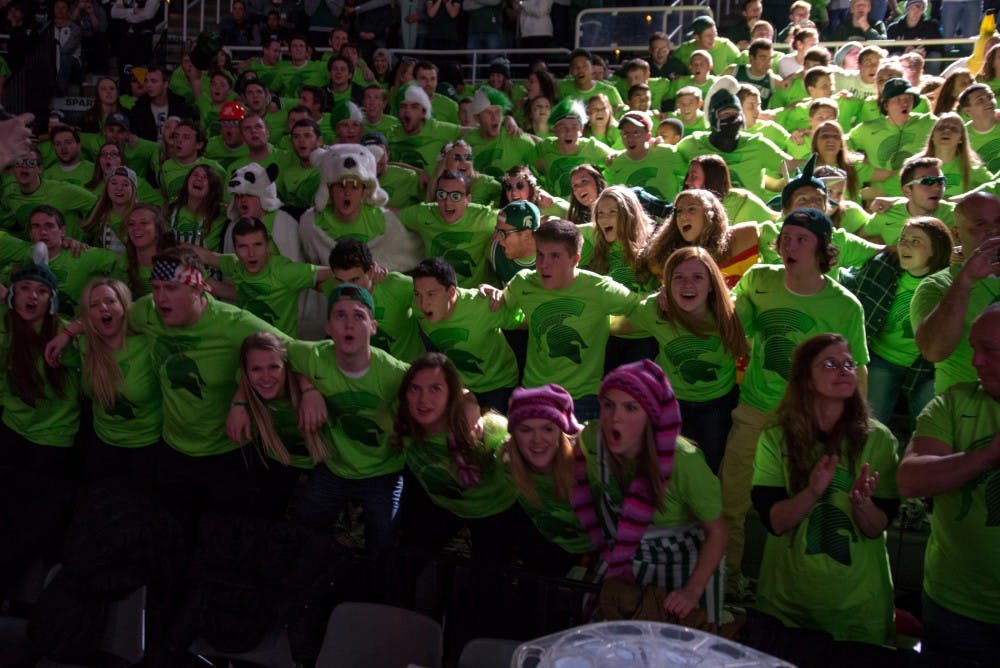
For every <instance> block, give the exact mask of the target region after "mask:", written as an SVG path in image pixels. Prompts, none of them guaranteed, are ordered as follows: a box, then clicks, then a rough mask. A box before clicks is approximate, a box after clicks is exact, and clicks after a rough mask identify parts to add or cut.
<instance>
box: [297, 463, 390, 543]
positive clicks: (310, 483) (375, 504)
mask: <svg viewBox="0 0 1000 668" xmlns="http://www.w3.org/2000/svg"><path fill="white" fill-rule="evenodd" d="M402 489H403V478H402V476H401V475H400V474H399V473H388V474H386V475H381V476H375V477H374V478H360V479H357V480H355V479H351V478H342V477H340V476H338V475H336V474H334V473H333V472H332V471H331V470H330V469H329V468H328V467H327V465H326V464H324V463H323V462H320V463H319V464H317V465H316V468H314V469H313V470H312V473H310V474H309V478H308V480H306V485H305V488H304V489H303V490H302V495H301V496H300V497H299V498H298V500H296V502H295V511H294V515H295V519H296V520H298V521H299V522H302V523H303V524H305V525H307V526H311V527H314V528H316V529H327V530H329V529H332V528H333V527H334V525H335V524H336V523H337V520H339V519H340V515H341V513H343V512H344V509H345V508H346V507H347V504H348V503H349V502H352V501H353V502H358V503H360V504H361V507H362V508H363V509H364V514H365V549H366V550H367V552H368V554H370V555H377V554H378V553H379V552H381V551H382V550H383V549H385V548H387V547H390V546H391V545H392V544H393V543H394V542H395V540H394V523H395V519H396V512H397V511H398V510H399V496H400V494H401V493H402Z"/></svg>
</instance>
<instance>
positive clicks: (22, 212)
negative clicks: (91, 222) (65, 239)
mask: <svg viewBox="0 0 1000 668" xmlns="http://www.w3.org/2000/svg"><path fill="white" fill-rule="evenodd" d="M96 201H97V198H96V197H94V195H93V193H91V192H90V191H88V190H84V189H83V188H81V187H80V186H74V185H73V184H71V183H60V182H58V181H42V183H41V185H40V186H38V189H37V190H35V192H33V193H30V194H28V195H25V194H24V193H22V192H21V188H20V187H19V186H18V185H17V183H16V182H14V183H9V184H7V185H6V186H5V187H4V188H3V191H2V194H0V227H2V228H3V229H4V230H6V231H7V232H10V233H11V234H13V235H16V236H18V237H20V238H22V239H27V238H28V216H30V215H31V212H32V211H33V210H34V209H35V207H36V206H38V205H40V204H49V205H51V206H54V207H55V208H57V209H59V211H61V212H62V215H63V219H64V220H65V221H66V235H67V236H70V237H73V238H79V235H80V221H81V220H83V219H84V218H86V217H87V216H88V215H89V214H90V210H91V209H93V208H94V203H95V202H96Z"/></svg>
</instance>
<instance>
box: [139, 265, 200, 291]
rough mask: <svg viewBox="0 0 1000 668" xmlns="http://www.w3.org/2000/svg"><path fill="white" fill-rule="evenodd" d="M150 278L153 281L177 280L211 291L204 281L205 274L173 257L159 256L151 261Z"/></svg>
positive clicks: (195, 287)
mask: <svg viewBox="0 0 1000 668" xmlns="http://www.w3.org/2000/svg"><path fill="white" fill-rule="evenodd" d="M152 279H153V280H154V281H177V282H178V283H183V284H184V285H190V286H191V287H192V288H194V289H196V290H201V291H205V292H211V291H212V288H211V286H209V284H208V283H206V282H205V275H204V274H203V273H201V270H199V269H198V268H197V267H192V266H190V265H185V264H184V263H183V262H181V261H180V260H177V259H174V258H160V259H158V260H154V261H153V272H152Z"/></svg>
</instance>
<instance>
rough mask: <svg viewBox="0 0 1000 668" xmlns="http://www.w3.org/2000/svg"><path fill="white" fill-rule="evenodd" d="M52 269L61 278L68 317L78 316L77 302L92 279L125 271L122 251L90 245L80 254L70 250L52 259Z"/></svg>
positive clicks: (61, 294) (62, 300) (61, 302)
mask: <svg viewBox="0 0 1000 668" xmlns="http://www.w3.org/2000/svg"><path fill="white" fill-rule="evenodd" d="M49 269H51V270H52V273H53V274H55V277H56V280H57V281H59V312H60V313H62V314H64V315H66V316H67V317H73V316H75V315H76V305H77V303H78V302H79V301H80V297H82V296H83V289H84V288H86V287H87V283H89V282H90V279H92V278H96V277H98V276H112V275H115V274H116V273H117V272H121V273H124V271H125V269H124V267H119V265H118V254H117V253H113V252H112V251H109V250H105V249H103V248H88V249H87V250H85V251H83V252H81V253H80V255H79V256H77V257H73V254H72V253H71V252H70V251H68V250H64V251H60V252H59V255H56V256H55V257H54V258H51V259H50V260H49Z"/></svg>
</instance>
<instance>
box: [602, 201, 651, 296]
mask: <svg viewBox="0 0 1000 668" xmlns="http://www.w3.org/2000/svg"><path fill="white" fill-rule="evenodd" d="M606 199H609V200H614V202H615V204H616V205H617V207H618V220H616V221H615V232H616V234H617V237H618V243H619V244H621V247H622V257H623V258H624V260H625V263H626V264H627V265H628V266H629V267H631V268H632V270H633V271H634V272H635V273H636V278H637V279H639V281H640V282H642V283H644V282H645V279H646V278H648V274H649V272H648V271H647V269H646V267H645V265H644V264H643V263H642V262H641V261H640V256H641V255H642V249H643V248H645V246H646V242H647V241H648V240H649V228H650V226H651V225H652V224H653V221H652V219H650V217H649V216H648V215H647V214H646V211H645V209H643V208H642V204H640V203H639V198H638V197H636V195H635V193H634V192H632V190H631V189H630V188H629V187H628V186H621V185H615V186H608V187H607V188H605V189H604V190H602V191H601V192H600V194H599V195H598V196H597V199H596V200H594V206H592V207H591V209H590V217H591V220H592V222H593V223H594V227H595V230H594V258H593V260H591V262H590V269H591V271H594V272H596V273H598V274H605V273H607V271H608V251H609V250H610V248H611V243H610V242H609V241H608V240H607V239H605V238H604V234H603V233H602V232H601V229H600V227H599V226H598V224H597V210H598V208H600V206H601V201H602V200H606Z"/></svg>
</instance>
